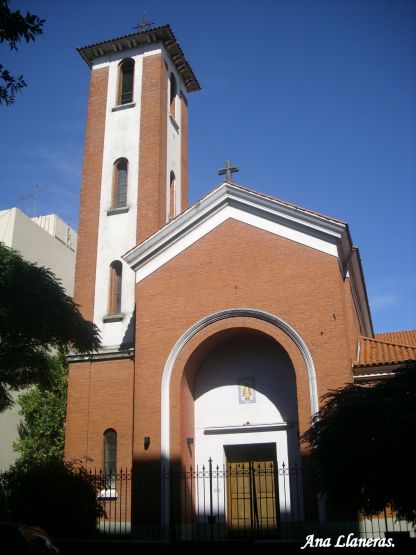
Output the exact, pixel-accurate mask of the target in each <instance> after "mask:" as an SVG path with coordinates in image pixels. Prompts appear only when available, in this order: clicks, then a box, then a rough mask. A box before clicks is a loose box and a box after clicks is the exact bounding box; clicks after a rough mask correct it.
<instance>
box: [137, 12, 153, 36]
mask: <svg viewBox="0 0 416 555" xmlns="http://www.w3.org/2000/svg"><path fill="white" fill-rule="evenodd" d="M152 25H154V23H153V21H150V19H147V18H146V12H143V17H142V18H141V20H140V21H139V23H138V24H137V25H136V26H135V27H133V29H134V30H135V29H137V30H138V31H139V33H144V32H145V31H148V30H149V29H150V27H151V26H152Z"/></svg>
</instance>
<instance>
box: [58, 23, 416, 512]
mask: <svg viewBox="0 0 416 555" xmlns="http://www.w3.org/2000/svg"><path fill="white" fill-rule="evenodd" d="M79 52H80V54H81V56H82V57H83V59H84V60H85V61H86V62H87V64H88V65H89V67H90V68H91V82H90V93H89V104H88V116H87V130H86V142H85V157H84V166H83V177H82V191H81V206H80V220H79V230H78V234H79V239H78V253H77V269H76V282H75V301H76V302H77V303H78V304H79V305H80V307H81V311H82V313H83V315H84V317H85V318H87V319H90V320H93V321H94V322H95V324H96V325H97V326H98V327H99V328H100V331H101V335H102V347H101V349H100V351H99V352H97V353H93V354H86V355H72V356H71V357H70V362H71V364H70V370H69V391H68V407H67V429H66V448H65V456H66V458H67V459H83V460H86V461H87V464H88V465H89V466H90V467H93V468H103V469H107V470H112V469H114V470H115V469H118V468H134V467H135V468H137V469H139V471H140V469H144V470H146V471H148V470H149V469H153V470H154V471H158V469H160V468H161V467H164V468H165V467H166V465H168V466H169V465H172V464H174V465H176V467H177V468H185V467H186V468H189V467H190V466H192V467H193V468H196V467H201V466H202V465H206V464H207V461H208V460H209V459H211V462H212V463H213V464H214V465H227V464H239V463H244V461H260V463H261V462H262V461H263V462H264V461H268V462H271V464H275V465H282V464H284V465H286V467H293V466H294V465H296V466H297V467H299V466H301V464H302V446H301V444H300V437H301V435H302V434H303V432H305V431H306V429H307V428H308V427H309V426H310V421H311V417H312V416H313V415H314V414H315V413H316V411H317V410H318V407H319V399H320V398H321V396H322V395H323V394H325V393H326V392H327V391H328V390H333V389H337V388H339V387H342V386H344V385H345V384H346V383H348V382H351V381H353V380H354V379H355V378H356V377H357V376H359V377H361V378H363V376H365V375H367V374H370V373H371V367H372V366H374V365H373V363H372V361H371V356H369V358H368V359H367V360H366V361H364V363H362V364H360V360H359V354H357V349H358V346H359V345H360V341H361V343H362V341H363V338H367V339H368V341H376V342H377V339H376V338H375V336H374V332H373V328H372V323H371V315H370V310H369V305H368V299H367V294H366V287H365V282H364V277H363V271H362V267H361V262H360V256H359V252H358V249H357V248H356V247H355V246H354V245H353V244H352V242H351V237H350V233H349V229H348V224H347V223H345V222H342V221H340V220H337V219H335V218H332V217H328V216H324V215H321V214H318V213H316V212H313V211H310V210H307V209H304V208H301V207H298V206H295V205H293V204H290V203H287V202H284V201H281V200H278V199H276V198H272V197H269V196H266V195H263V194H261V193H258V192H256V191H253V190H251V189H248V188H246V187H243V186H240V185H237V184H235V183H233V182H232V181H231V179H229V178H227V180H226V181H224V182H223V183H220V184H219V185H218V186H217V187H216V188H214V189H213V190H212V191H211V192H209V193H208V194H207V195H206V196H204V197H203V198H202V199H201V200H200V201H198V202H197V203H195V204H193V205H192V206H188V200H187V197H188V168H187V165H188V112H187V107H188V95H189V94H190V93H192V92H196V91H198V90H199V84H198V81H197V79H196V77H195V75H194V73H193V71H192V69H191V67H190V65H189V63H188V62H187V61H186V59H185V57H184V54H183V52H182V50H181V48H180V46H179V44H178V42H177V40H176V38H175V36H174V35H173V32H172V30H171V29H170V27H169V26H164V27H159V28H154V29H145V30H143V31H142V32H139V33H136V34H133V35H128V36H126V37H120V38H116V39H113V40H109V41H105V42H103V43H99V44H94V45H91V46H87V47H83V48H80V49H79ZM360 338H361V339H360ZM390 343H391V344H392V345H393V344H394V341H390ZM410 351H411V353H410V355H409V356H410V358H412V357H413V358H416V347H415V345H412V341H410V345H409V352H410ZM412 353H413V354H412ZM400 356H402V359H403V355H400ZM406 356H407V355H406ZM393 358H394V357H393ZM361 362H362V361H361ZM378 362H379V363H380V364H378V366H377V369H378V371H381V370H380V368H385V361H383V360H380V361H378ZM397 362H400V360H393V361H392V364H394V363H397ZM357 364H358V366H357ZM161 495H162V496H163V493H162V494H161ZM165 495H169V494H168V493H167V494H165ZM226 495H229V494H228V493H227V492H224V496H226ZM224 504H225V506H229V505H227V502H224ZM226 510H227V509H226V508H224V511H226Z"/></svg>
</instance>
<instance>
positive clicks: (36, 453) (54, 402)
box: [13, 355, 67, 462]
mask: <svg viewBox="0 0 416 555" xmlns="http://www.w3.org/2000/svg"><path fill="white" fill-rule="evenodd" d="M50 378H51V381H50V384H49V387H44V386H34V387H32V388H30V389H29V390H28V391H26V392H24V393H22V394H21V395H19V397H18V399H17V404H18V405H19V407H20V411H19V413H20V415H21V416H22V417H23V421H22V422H21V423H20V424H19V426H18V432H19V439H18V440H17V441H16V442H15V443H14V445H13V447H14V449H15V450H16V451H18V452H19V460H21V461H26V462H34V461H35V462H45V461H48V460H51V459H57V460H63V458H64V442H65V416H66V392H67V368H66V363H65V358H64V356H62V355H57V356H55V357H51V360H50Z"/></svg>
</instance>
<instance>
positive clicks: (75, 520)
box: [0, 460, 104, 538]
mask: <svg viewBox="0 0 416 555" xmlns="http://www.w3.org/2000/svg"><path fill="white" fill-rule="evenodd" d="M102 486H103V484H102V483H101V482H100V479H99V476H98V477H96V476H94V475H93V474H90V473H89V472H87V471H86V470H85V469H84V468H83V467H82V466H77V465H74V464H71V463H65V462H63V461H57V460H49V461H47V462H43V463H40V462H32V463H31V464H26V463H22V462H18V463H16V464H15V465H14V466H13V467H11V468H10V470H8V471H7V472H4V473H3V474H1V475H0V490H1V489H3V492H4V507H3V512H2V513H0V520H10V521H15V522H26V523H36V524H39V525H40V526H42V527H43V528H45V530H47V531H48V532H49V533H50V534H52V535H53V536H55V537H57V538H85V537H89V536H91V535H93V534H94V533H95V532H96V522H97V518H98V517H100V516H102V515H103V514H104V509H103V506H102V503H101V502H100V500H99V498H98V496H97V493H98V491H99V490H100V489H101V488H102Z"/></svg>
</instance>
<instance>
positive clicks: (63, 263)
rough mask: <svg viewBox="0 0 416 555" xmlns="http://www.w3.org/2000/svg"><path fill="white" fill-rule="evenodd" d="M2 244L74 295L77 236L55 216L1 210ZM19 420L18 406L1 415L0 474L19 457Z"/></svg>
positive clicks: (0, 235) (0, 229)
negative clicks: (16, 444) (15, 447)
mask: <svg viewBox="0 0 416 555" xmlns="http://www.w3.org/2000/svg"><path fill="white" fill-rule="evenodd" d="M0 242H1V243H4V244H5V245H7V246H8V247H11V248H12V249H14V250H16V251H18V252H19V253H20V254H21V255H22V256H23V258H25V259H26V260H28V261H30V262H34V263H36V264H37V265H39V266H44V267H45V268H49V269H50V270H51V271H52V272H53V273H54V274H55V275H56V277H57V278H58V279H59V280H60V282H61V284H62V286H63V287H64V289H65V290H66V292H67V293H68V295H70V296H71V297H72V296H73V292H74V273H75V256H76V247H77V233H76V232H75V231H74V230H73V229H72V228H71V227H70V226H69V225H67V224H66V223H65V222H64V221H63V220H61V219H60V218H59V217H58V216H57V215H56V214H50V215H47V216H38V217H36V218H32V219H31V218H29V217H28V216H26V214H24V213H23V212H22V211H21V210H19V209H18V208H10V209H8V210H2V211H0ZM16 397H17V395H16ZM19 420H20V416H19V413H18V407H17V406H16V405H15V406H14V407H13V408H11V409H10V410H7V411H5V412H3V413H0V472H1V471H2V470H6V469H7V468H8V467H9V466H10V464H13V462H14V461H15V460H16V458H17V453H16V452H15V451H13V442H14V441H15V440H16V439H17V437H18V435H17V424H18V422H19Z"/></svg>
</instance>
